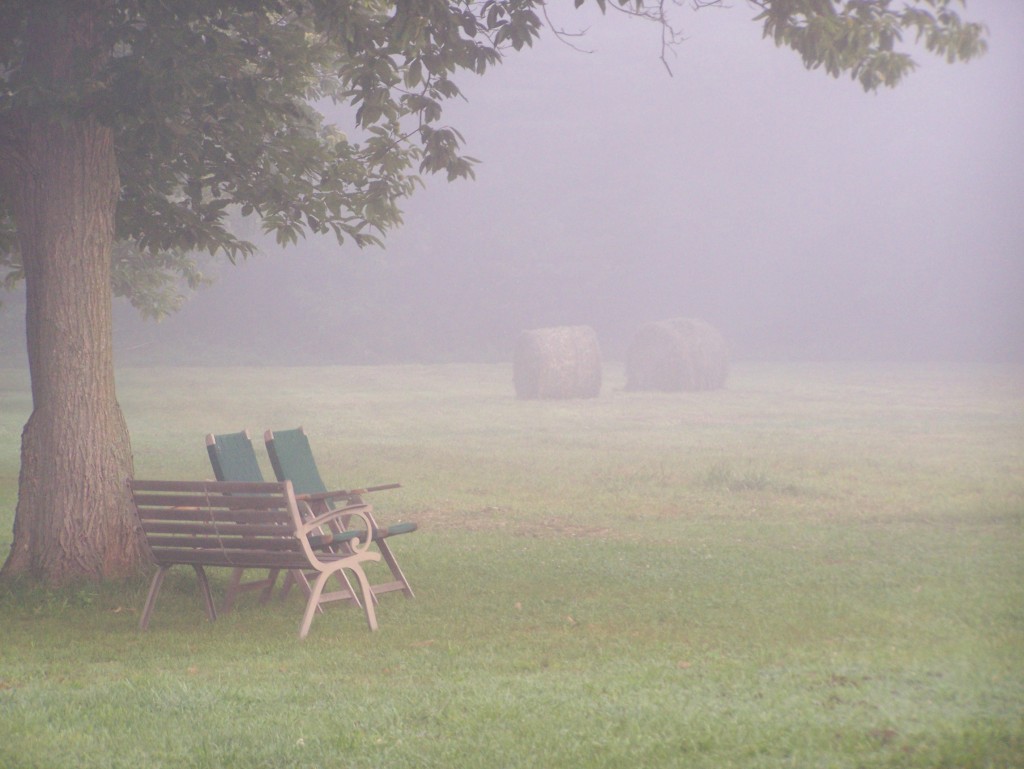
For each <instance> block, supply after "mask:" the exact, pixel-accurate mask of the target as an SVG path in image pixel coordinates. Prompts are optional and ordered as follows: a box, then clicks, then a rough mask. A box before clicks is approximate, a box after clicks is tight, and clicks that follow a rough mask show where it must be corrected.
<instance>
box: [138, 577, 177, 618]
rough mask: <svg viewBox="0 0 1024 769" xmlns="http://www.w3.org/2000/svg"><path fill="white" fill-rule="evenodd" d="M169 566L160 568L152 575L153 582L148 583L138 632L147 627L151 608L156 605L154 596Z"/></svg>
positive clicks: (151, 611)
mask: <svg viewBox="0 0 1024 769" xmlns="http://www.w3.org/2000/svg"><path fill="white" fill-rule="evenodd" d="M170 568H171V567H170V566H161V567H160V568H159V569H157V572H156V574H154V575H153V581H152V582H150V583H149V595H147V596H146V605H145V606H144V607H143V608H142V618H141V619H140V620H139V630H145V629H146V628H147V627H148V626H149V618H150V617H151V616H152V614H153V607H154V606H155V605H156V596H157V593H159V592H160V586H161V585H162V584H163V583H164V577H165V576H166V575H167V570H168V569H170Z"/></svg>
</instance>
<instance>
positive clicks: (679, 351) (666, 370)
mask: <svg viewBox="0 0 1024 769" xmlns="http://www.w3.org/2000/svg"><path fill="white" fill-rule="evenodd" d="M728 373H729V351H728V348H727V347H726V344H725V339H724V338H723V337H722V335H721V334H720V333H718V331H717V330H716V329H715V328H714V327H712V326H711V325H709V324H707V323H705V322H704V321H702V320H697V319H696V318H670V319H668V320H659V321H655V322H653V323H645V324H644V325H642V326H640V328H638V329H637V331H636V334H635V335H634V336H633V340H632V342H631V343H630V346H629V350H628V351H627V353H626V389H627V390H660V391H663V392H678V391H681V390H716V389H718V388H720V387H723V386H725V378H726V376H727V375H728Z"/></svg>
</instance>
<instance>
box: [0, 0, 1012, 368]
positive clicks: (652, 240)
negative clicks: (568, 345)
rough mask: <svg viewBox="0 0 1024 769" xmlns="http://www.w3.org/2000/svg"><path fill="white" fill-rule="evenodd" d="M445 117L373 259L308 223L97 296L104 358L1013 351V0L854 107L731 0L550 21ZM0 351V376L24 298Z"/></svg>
mask: <svg viewBox="0 0 1024 769" xmlns="http://www.w3.org/2000/svg"><path fill="white" fill-rule="evenodd" d="M562 5H563V6H564V7H561V8H557V7H556V8H553V9H552V12H553V13H554V12H555V11H559V13H558V14H557V16H554V20H555V23H556V24H558V25H560V26H563V27H565V28H567V29H570V30H579V29H583V28H586V29H587V34H586V36H585V37H583V38H580V39H575V40H574V42H575V44H576V45H577V46H579V47H582V48H585V49H587V50H588V51H590V52H589V53H584V52H580V51H578V50H574V49H573V48H572V47H570V46H568V45H566V44H564V43H562V42H559V41H558V40H556V39H555V38H554V36H553V35H551V34H550V32H549V31H545V34H544V36H543V38H542V39H541V41H540V42H539V43H537V44H536V45H535V47H534V48H533V49H531V50H527V51H525V52H522V53H519V54H510V55H509V56H508V58H507V59H506V61H505V62H504V63H503V64H502V65H500V66H498V67H497V68H495V69H493V70H492V71H490V72H489V73H488V74H486V75H484V76H483V77H475V76H472V75H469V74H466V75H463V76H462V78H461V80H459V81H458V82H459V83H460V85H461V86H462V89H463V91H464V93H465V95H466V97H467V101H465V102H457V103H456V102H453V103H451V104H449V105H448V106H447V108H446V114H445V120H444V122H445V123H448V124H450V125H453V126H454V127H456V128H458V129H459V130H460V131H461V132H462V133H463V135H464V136H465V139H466V144H467V147H466V149H467V152H468V154H470V155H472V156H474V157H477V158H479V159H481V161H482V163H481V164H480V165H479V166H478V167H477V179H476V181H472V182H466V181H459V182H455V183H452V184H448V183H447V182H445V181H443V179H435V178H430V179H428V180H427V184H426V188H425V189H423V190H421V191H419V192H418V193H417V194H416V195H415V196H414V197H413V198H411V199H410V200H408V201H407V202H406V204H405V224H404V226H403V227H402V228H401V229H399V230H397V231H395V232H393V233H391V234H390V236H389V237H388V238H387V247H386V248H385V249H365V250H359V249H357V248H355V247H353V246H351V245H348V244H346V245H344V246H338V245H337V243H336V242H335V241H334V240H333V239H331V238H313V239H307V240H305V241H302V242H300V244H299V245H298V246H297V247H296V246H293V247H290V248H287V249H285V250H283V251H281V250H278V249H277V248H276V247H275V246H274V245H273V241H272V240H268V239H262V238H261V239H259V240H258V242H259V243H260V245H261V248H262V253H260V254H259V255H257V256H255V257H252V258H250V259H248V260H246V261H245V262H242V263H240V264H239V265H237V266H232V265H230V264H229V263H227V262H226V261H225V260H218V261H213V262H208V263H207V264H206V265H205V267H204V270H205V271H206V272H208V273H209V274H211V275H212V276H214V277H215V279H216V280H215V283H214V284H213V285H212V286H209V287H206V288H204V289H201V290H200V291H199V292H197V293H195V294H194V295H192V296H190V298H189V300H188V302H187V303H186V304H185V306H184V308H183V309H182V310H181V311H180V312H179V313H177V314H176V315H174V316H172V317H170V318H167V319H165V320H164V321H162V322H160V323H154V322H152V321H146V320H143V319H142V318H141V317H139V316H138V314H137V313H136V312H135V311H134V310H133V309H132V308H131V307H130V306H129V305H128V304H127V303H126V302H124V301H122V300H118V301H117V303H116V304H117V306H116V308H115V317H116V329H115V341H116V345H117V363H118V364H119V365H131V364H150V363H168V364H216V363H232V364H253V363H266V364H289V363H296V364H312V363H384V362H423V363H430V362H447V361H502V360H510V359H511V355H512V350H513V348H514V346H515V341H516V338H517V336H518V334H519V333H520V332H521V331H522V330H524V329H529V328H537V327H543V326H555V325H575V324H587V325H590V326H593V327H594V329H595V330H596V331H597V334H598V337H599V339H600V341H601V346H602V351H603V353H604V355H605V357H606V358H608V359H611V360H614V359H621V358H622V357H623V356H624V352H625V349H626V347H627V345H628V343H629V340H630V338H631V336H632V334H633V332H634V330H635V329H636V328H637V326H639V325H640V324H642V323H645V322H647V321H651V320H660V319H664V318H669V317H678V316H684V317H699V318H702V319H704V320H706V321H708V322H709V323H711V324H712V325H714V326H716V327H717V328H718V329H719V330H720V331H721V332H722V333H723V335H724V336H725V337H726V339H727V341H728V342H729V344H730V347H731V348H732V352H733V357H734V359H748V360H757V359H771V360H892V359H908V360H964V361H1014V362H1021V361H1024V301H1022V298H1024V223H1022V221H1024V152H1022V141H1024V140H1022V137H1024V85H1022V76H1024V3H1019V2H1014V1H1012V0H971V2H970V3H969V4H968V8H967V10H966V11H965V12H964V15H965V16H966V17H967V18H970V19H971V20H980V21H983V22H985V23H987V24H988V26H989V30H990V35H989V52H988V54H986V55H985V56H984V57H982V58H981V59H979V60H977V61H973V62H970V63H968V64H957V65H952V66H951V65H947V64H946V63H945V62H944V61H943V60H941V59H938V58H936V57H933V56H931V55H928V54H925V53H924V52H921V53H920V55H919V56H918V60H919V65H920V68H919V70H918V71H917V72H916V73H914V74H913V75H911V76H910V77H909V79H908V80H907V81H905V82H904V84H903V85H901V86H899V87H898V88H896V89H895V90H886V91H883V92H879V93H877V94H865V93H864V92H863V91H862V89H861V88H860V86H859V85H858V84H857V83H855V82H853V81H851V80H849V79H847V78H843V79H841V80H839V81H836V80H833V79H832V78H830V77H828V76H826V75H825V74H824V73H823V72H821V71H812V72H808V71H807V70H805V69H804V68H803V65H802V63H801V62H800V59H799V57H798V56H797V55H796V54H795V53H793V52H792V51H790V50H788V49H777V48H775V46H774V44H773V43H771V42H770V41H766V40H762V39H761V30H760V25H759V24H758V23H754V22H752V21H751V19H752V18H753V16H754V15H755V11H754V9H752V8H750V7H749V6H748V5H747V4H746V3H745V2H743V0H734V2H732V3H731V6H732V7H727V8H704V9H701V10H699V11H693V10H692V9H691V8H689V7H683V8H680V9H678V10H677V11H676V14H675V17H674V21H675V23H676V24H677V25H678V26H680V27H681V28H682V29H683V30H684V32H685V34H686V35H687V40H686V41H685V42H684V43H683V44H682V45H680V46H678V47H677V48H676V49H675V51H674V53H670V54H669V57H668V58H669V64H670V66H671V69H672V72H673V76H672V77H670V76H669V75H668V74H667V73H666V71H665V68H664V67H663V65H662V63H661V62H660V61H659V59H658V56H659V53H660V31H659V30H658V28H657V27H656V25H652V24H646V23H640V22H636V21H631V20H627V19H624V18H621V17H619V14H615V13H610V14H609V17H607V18H602V17H600V16H598V15H595V14H592V13H591V14H588V15H581V14H579V13H573V12H572V11H571V8H570V5H571V4H569V3H564V4H562ZM3 298H4V308H3V309H0V360H2V361H4V362H6V363H8V364H10V363H13V364H15V365H24V363H25V360H26V358H25V352H24V324H23V317H22V315H23V311H24V310H23V298H22V296H21V295H20V294H13V295H12V294H8V295H4V297H3Z"/></svg>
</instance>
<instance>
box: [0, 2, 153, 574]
mask: <svg viewBox="0 0 1024 769" xmlns="http://www.w3.org/2000/svg"><path fill="white" fill-rule="evenodd" d="M100 2H102V0H100ZM98 7H99V3H98V2H80V3H68V4H66V5H64V6H63V8H62V10H61V11H60V12H51V13H48V14H40V16H41V18H39V19H37V20H35V22H34V25H33V27H32V28H31V29H30V36H31V37H30V39H32V41H33V50H32V52H31V53H30V57H29V59H27V61H26V66H33V67H36V68H37V69H38V70H39V71H40V74H42V75H43V76H44V77H45V78H47V80H49V82H51V83H61V82H64V81H63V80H62V79H63V78H67V77H73V76H75V75H76V74H80V73H75V72H73V71H72V69H71V68H73V67H80V66H82V61H83V59H82V56H81V54H82V52H83V51H88V50H89V46H90V45H91V44H92V43H93V41H92V40H90V39H89V38H90V35H91V24H90V20H91V17H90V14H91V13H94V12H95V11H96V9H97V8H98ZM5 129H6V134H7V136H11V137H14V139H15V141H14V144H13V151H12V148H11V147H8V152H5V153H4V156H3V159H2V161H0V181H2V183H3V189H4V193H5V197H6V199H7V202H8V204H9V207H10V210H11V211H12V213H13V215H14V221H15V225H16V228H17V233H18V243H19V248H20V249H21V257H22V262H23V264H24V268H25V290H26V300H27V302H26V304H27V310H26V328H27V343H28V360H29V372H30V375H31V380H32V407H33V408H32V414H31V416H30V417H29V420H28V423H27V424H26V425H25V428H24V431H23V433H22V443H21V475H20V477H19V482H18V483H19V485H18V506H17V510H16V512H15V519H14V541H13V544H12V546H11V551H10V554H9V555H8V558H7V561H6V563H5V564H4V566H3V569H2V572H0V573H2V574H3V575H4V576H10V575H29V576H30V577H32V578H34V579H38V580H40V581H43V582H45V583H47V584H49V585H52V586H59V585H63V584H68V583H71V582H75V581H80V580H83V579H86V580H99V579H107V578H112V577H117V576H123V575H126V574H128V573H131V572H133V571H135V570H136V569H137V568H138V566H139V565H140V563H141V560H142V550H141V548H140V544H139V541H138V539H137V536H136V533H135V527H134V522H133V516H132V513H131V508H130V499H129V497H128V494H127V490H126V488H125V483H124V482H125V479H126V478H128V477H129V476H130V475H131V474H132V456H131V446H130V443H129V438H128V429H127V425H126V424H125V420H124V417H123V415H122V413H121V409H120V406H119V405H118V403H117V398H116V395H115V390H114V358H113V321H112V307H111V302H112V297H111V287H110V270H111V262H110V253H111V246H112V244H113V239H114V214H115V211H116V206H117V199H118V192H119V185H120V182H119V177H118V171H117V161H116V157H115V154H114V137H113V132H112V131H111V129H110V128H109V127H107V126H104V125H101V124H100V123H99V122H98V121H97V120H96V119H95V118H94V117H91V116H88V115H87V114H75V113H71V114H70V115H69V114H63V115H61V116H59V117H57V116H54V115H53V114H52V113H47V112H46V111H28V110H26V111H24V112H21V113H17V114H14V115H11V116H10V122H9V123H8V125H6V126H5Z"/></svg>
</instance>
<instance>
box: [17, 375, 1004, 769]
mask: <svg viewBox="0 0 1024 769" xmlns="http://www.w3.org/2000/svg"><path fill="white" fill-rule="evenodd" d="M623 382H624V376H623V372H622V370H621V367H618V366H616V365H614V364H606V366H605V385H604V389H603V392H602V395H601V397H599V398H596V399H591V400H573V401H518V400H516V399H515V397H514V394H513V387H512V370H511V367H510V366H507V365H449V366H381V367H332V368H190V369H156V368H153V369H129V370H122V371H120V372H119V376H118V386H119V392H120V401H121V404H122V407H123V408H124V411H125V414H126V417H127V419H128V422H129V426H130V428H131V432H132V440H133V450H134V455H135V467H136V475H137V476H138V477H149V478H168V479H171V478H180V479H203V478H209V477H211V476H212V472H211V470H210V467H209V463H208V461H207V458H206V451H205V445H204V435H205V434H206V433H207V432H233V431H237V430H239V429H242V428H249V429H250V430H251V431H252V432H253V436H254V439H255V442H256V444H257V447H258V449H259V451H260V455H261V459H262V460H264V470H265V472H266V474H267V475H268V476H270V475H271V472H270V467H269V462H266V461H265V460H266V455H265V453H264V452H263V450H262V432H263V430H264V429H265V428H268V427H270V428H276V429H284V428H288V427H294V426H296V425H299V424H301V425H304V426H305V427H306V430H307V432H308V433H309V435H310V440H311V442H312V444H313V448H314V451H315V452H316V454H317V456H318V459H319V462H320V465H321V470H322V471H323V473H324V475H325V476H327V480H328V482H329V484H330V485H333V486H355V485H364V484H371V483H384V482H390V481H401V482H402V484H403V487H402V488H401V489H399V490H395V491H388V492H381V493H379V494H376V495H374V496H373V497H371V498H369V501H371V502H372V503H373V504H374V507H375V512H376V514H377V516H378V519H380V520H381V521H382V522H383V523H388V522H397V521H400V520H415V521H417V522H418V523H419V525H420V530H419V531H418V532H416V533H415V534H411V535H405V536H402V537H399V538H396V539H395V540H393V542H394V545H393V546H394V549H395V551H396V553H397V555H398V558H399V560H400V561H401V563H402V566H403V567H404V569H405V571H406V574H407V575H408V577H409V579H410V582H411V583H412V586H413V588H414V589H415V590H416V594H417V595H416V598H415V599H411V600H410V599H406V598H404V597H403V596H401V595H400V594H390V595H386V596H384V597H383V598H382V599H381V602H380V606H379V607H378V619H379V621H380V625H381V629H380V631H379V632H377V633H370V632H369V631H368V630H367V629H366V625H365V623H364V621H363V618H362V615H361V613H360V612H359V611H358V610H356V609H354V608H347V607H342V606H333V607H329V608H328V611H327V612H326V613H325V614H323V615H322V616H319V617H318V618H317V619H316V620H315V621H314V623H313V627H312V630H311V632H310V635H309V638H307V639H306V640H305V641H303V642H299V641H298V640H297V638H296V635H297V630H298V625H299V621H300V619H301V615H302V608H303V600H302V599H301V598H300V597H299V596H298V595H297V594H296V593H295V592H294V591H293V594H292V595H291V596H290V597H289V598H288V599H287V600H284V601H281V600H278V599H277V598H275V600H273V601H272V602H271V603H270V604H268V605H265V606H261V605H259V604H258V603H257V601H256V600H255V597H254V596H251V595H250V596H246V597H244V598H243V599H241V600H240V602H239V605H238V606H237V607H236V609H235V610H233V611H232V612H230V613H229V614H226V615H223V616H222V617H220V618H219V619H218V620H217V622H215V623H208V622H207V621H206V619H205V615H204V612H203V608H202V604H201V600H200V598H199V594H198V593H197V592H196V585H195V579H194V576H193V574H192V572H191V570H188V569H184V568H181V569H177V570H175V571H174V572H172V576H171V578H169V579H168V582H167V583H166V585H165V587H164V590H163V592H162V593H161V596H160V601H159V602H158V604H157V607H156V612H155V614H154V617H153V620H152V623H151V625H150V629H149V630H148V631H147V632H146V633H140V632H139V631H138V630H137V623H138V618H139V611H140V608H141V605H142V603H143V601H144V598H145V593H146V589H147V585H148V577H149V575H150V574H151V572H150V571H148V570H147V573H146V574H144V575H141V576H140V577H139V578H138V579H136V580H133V581H131V582H129V583H126V584H114V585H103V586H98V587H97V586H81V587H77V588H71V589H67V590H63V591H60V592H56V593H49V592H45V591H42V590H39V589H37V588H34V587H31V586H28V585H24V584H14V585H12V584H5V585H2V586H0V767H4V769H7V767H11V768H12V769H14V768H17V769H33V768H36V767H39V768H43V767H45V768H47V769H49V768H50V767H61V768H64V767H97V768H99V767H103V768H104V769H106V768H110V767H126V768H127V767H131V768H132V769H142V768H144V767H189V768H193V767H211V768H213V767H240V768H241V767H244V768H245V769H256V768H258V767H267V768H268V769H269V768H271V767H273V768H274V769H279V768H286V767H310V768H311V767H323V768H324V769H326V768H328V767H332V768H333V767H389V768H395V769H402V768H404V767H439V768H440V767H473V768H490V767H497V768H501V767H623V768H626V767H629V769H635V768H638V767H707V768H708V769H722V768H725V767H814V768H818V767H849V768H850V769H855V768H856V769H860V768H867V767H921V768H922V769H924V768H926V767H927V768H929V769H931V768H934V767H949V768H950V769H954V768H956V769H971V768H978V769H981V768H982V767H986V768H987V767H992V768H995V767H1002V768H1005V769H1010V768H1011V767H1020V766H1024V537H1022V524H1024V369H1022V368H1020V367H1016V368H1006V367H993V366H980V365H978V366H973V365H970V366H969V365H961V366H955V365H925V364H918V365H895V364H891V365H890V364H870V365H857V364H753V363H746V364H743V363H741V364H737V365H735V366H734V369H733V372H732V374H731V375H730V378H729V381H728V384H727V387H726V388H725V389H724V390H721V391H716V392H709V393H677V394H663V393H629V392H625V391H624V390H623V389H622V384H623ZM29 409H30V396H29V392H28V380H27V374H26V373H25V372H24V371H21V370H11V369H6V370H0V549H2V551H3V553H4V554H6V551H7V548H8V546H9V542H10V529H11V522H12V520H13V511H14V506H15V502H16V496H17V476H18V452H19V445H20V431H21V428H22V425H23V424H24V422H25V420H26V419H27V417H28V414H29ZM371 568H372V569H378V568H382V567H378V566H373V567H371ZM377 574H378V576H381V575H380V573H379V572H377ZM226 576H227V575H226V574H224V573H217V574H216V575H215V585H214V587H215V589H217V590H220V589H222V587H223V585H224V582H225V580H226Z"/></svg>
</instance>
